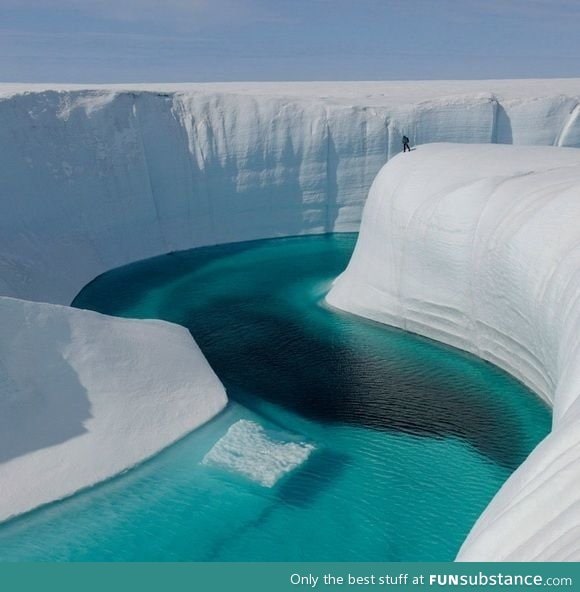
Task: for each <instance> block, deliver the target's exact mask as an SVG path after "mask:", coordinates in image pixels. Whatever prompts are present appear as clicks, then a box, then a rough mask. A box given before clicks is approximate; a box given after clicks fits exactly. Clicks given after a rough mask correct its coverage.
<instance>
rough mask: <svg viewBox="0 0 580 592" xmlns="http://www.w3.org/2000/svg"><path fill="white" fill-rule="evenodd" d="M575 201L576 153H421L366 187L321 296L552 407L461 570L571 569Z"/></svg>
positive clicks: (578, 209)
mask: <svg viewBox="0 0 580 592" xmlns="http://www.w3.org/2000/svg"><path fill="white" fill-rule="evenodd" d="M442 171H445V174H442ZM579 195H580V150H576V149H564V148H543V147H527V148H523V147H519V148H515V147H511V146H492V145H489V146H466V145H457V144H434V145H431V146H424V147H420V148H419V149H418V150H416V151H415V152H413V153H411V154H406V155H401V156H400V157H398V158H396V159H394V160H393V161H392V162H390V163H389V164H388V165H386V166H385V167H384V168H383V169H382V170H381V172H380V173H379V175H378V176H377V178H376V180H375V182H374V183H373V186H372V187H371V190H370V193H369V197H368V201H367V203H366V206H365V210H364V216H363V220H362V225H361V232H360V235H359V240H358V242H357V245H356V249H355V251H354V253H353V256H352V259H351V261H350V263H349V266H348V268H347V270H346V271H345V272H344V273H343V274H342V275H341V276H340V277H339V278H338V279H337V280H336V281H335V283H334V286H333V288H332V290H331V291H330V293H329V294H328V296H327V300H328V302H329V303H330V304H331V305H333V306H335V307H338V308H341V309H344V310H348V311H350V312H353V313H356V314H359V315H362V316H364V317H367V318H370V319H374V320H376V321H379V322H382V323H388V324H390V325H395V326H398V327H402V328H403V329H406V330H409V331H413V332H415V333H419V334H422V335H426V336H428V337H431V338H434V339H437V340H439V341H443V342H446V343H449V344H451V345H454V346H456V347H459V348H461V349H464V350H467V351H470V352H472V353H474V354H476V355H478V356H479V357H481V358H483V359H485V360H489V361H491V362H493V363H494V364H496V365H498V366H500V367H502V368H504V369H506V370H507V371H508V372H510V373H511V374H513V375H514V376H516V377H518V378H519V379H520V380H522V381H523V382H524V383H525V384H527V385H529V386H530V387H531V388H532V389H534V390H535V391H536V392H537V393H538V394H539V395H540V396H542V397H543V398H544V399H546V401H548V402H549V403H550V404H551V405H552V406H553V416H554V419H553V431H552V433H551V434H550V435H549V436H548V437H547V438H546V439H545V440H544V442H542V443H541V444H540V445H539V446H538V447H537V448H536V450H535V451H534V452H533V453H532V454H531V455H530V456H529V458H528V459H527V460H526V462H525V463H524V464H523V465H522V466H521V467H520V468H519V469H518V470H517V471H516V472H515V473H514V474H513V475H512V477H511V478H510V479H509V480H508V481H507V482H506V484H505V485H504V486H503V488H502V489H501V490H500V492H499V493H498V494H497V495H496V497H495V498H494V500H493V501H492V503H491V504H490V506H489V507H488V508H487V509H486V511H485V512H484V514H483V515H482V516H481V517H480V519H479V520H478V522H477V524H476V525H475V527H474V529H473V530H472V532H471V534H470V536H469V537H468V539H467V541H466V542H465V543H464V545H463V547H462V549H461V551H460V553H459V557H458V558H459V559H461V560H477V561H495V560H510V561H529V560H542V561H545V560H579V559H580V538H579V537H578V532H580V511H579V509H578V507H579V505H580V493H579V492H580V299H579V298H578V294H579V293H580V227H579V225H578V223H577V221H578V220H579V219H580V199H579V198H578V196H579Z"/></svg>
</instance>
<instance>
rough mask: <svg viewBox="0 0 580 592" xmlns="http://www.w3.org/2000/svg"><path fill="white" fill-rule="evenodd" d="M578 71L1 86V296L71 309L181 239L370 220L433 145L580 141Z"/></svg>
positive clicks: (204, 241) (288, 231) (243, 236)
mask: <svg viewBox="0 0 580 592" xmlns="http://www.w3.org/2000/svg"><path fill="white" fill-rule="evenodd" d="M579 98H580V80H579V79H563V80H519V81H518V80H515V81H506V80H503V81H461V82H445V81H430V82H350V83H347V82H342V83H341V82H336V83H231V84H182V85H176V84H157V85H154V84H150V85H129V86H92V87H87V86H74V85H52V86H46V85H22V84H3V85H0V171H2V173H1V174H0V294H3V295H7V296H14V297H19V298H27V299H33V300H41V301H48V302H54V303H59V304H68V303H70V301H71V300H72V298H73V297H74V296H75V294H76V293H77V292H78V290H79V289H80V288H81V287H82V286H84V285H85V284H86V283H88V282H89V281H90V280H92V279H93V278H94V277H95V276H97V275H99V274H100V273H103V272H104V271H107V270H109V269H111V268H114V267H118V266H120V265H123V264H125V263H128V262H131V261H134V260H136V259H143V258H147V257H151V256H154V255H159V254H162V253H166V252H168V251H171V250H179V249H187V248H192V247H196V246H201V245H208V244H216V243H223V242H231V241H239V240H249V239H255V238H265V237H272V236H284V235H296V234H303V233H320V232H327V231H348V230H358V227H359V224H360V215H361V211H362V207H363V204H364V201H365V198H366V195H367V193H368V189H369V187H370V185H371V182H372V180H373V179H374V177H375V175H376V174H377V172H378V171H379V169H380V168H381V166H382V165H383V164H384V162H385V161H386V160H387V159H389V158H391V157H392V156H394V155H396V154H397V153H398V152H399V151H400V149H401V137H402V135H403V133H405V134H406V135H408V136H409V137H410V138H411V141H412V144H424V143H429V142H442V141H448V142H469V143H489V142H496V143H515V144H547V145H553V144H556V145H561V146H569V145H572V146H579V145H580V119H579V118H578V113H579V112H580V111H579V107H578V105H579Z"/></svg>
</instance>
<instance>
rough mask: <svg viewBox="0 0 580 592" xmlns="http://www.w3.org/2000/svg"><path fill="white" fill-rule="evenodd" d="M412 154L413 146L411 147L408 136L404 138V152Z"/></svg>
mask: <svg viewBox="0 0 580 592" xmlns="http://www.w3.org/2000/svg"><path fill="white" fill-rule="evenodd" d="M407 150H408V151H409V152H411V146H409V138H407V136H403V152H407Z"/></svg>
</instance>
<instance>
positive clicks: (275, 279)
mask: <svg viewBox="0 0 580 592" xmlns="http://www.w3.org/2000/svg"><path fill="white" fill-rule="evenodd" d="M333 237H334V238H333ZM278 245H280V246H282V247H283V249H282V250H279V249H278ZM353 246H354V235H350V236H345V235H329V236H318V237H301V238H296V239H278V240H276V241H272V240H270V241H255V242H249V243H241V244H235V245H221V246H218V247H211V248H203V249H195V250H191V251H186V252H183V253H175V254H172V255H169V256H166V257H158V258H155V259H152V260H149V261H145V262H140V263H138V264H135V265H132V266H126V267H124V268H121V269H119V270H114V271H113V272H109V273H108V274H105V275H104V276H101V277H100V278H98V279H97V280H96V281H95V282H93V283H91V284H89V286H87V287H86V288H85V289H84V290H83V292H82V293H81V294H80V295H79V296H78V297H77V299H76V300H75V302H74V304H75V305H76V306H83V305H84V306H88V307H91V308H94V309H96V310H99V311H101V312H108V313H113V314H122V315H124V316H138V317H146V316H151V312H153V316H155V317H157V318H163V319H165V320H169V321H173V322H176V323H179V324H181V325H184V326H185V327H187V328H188V329H189V330H190V331H191V333H192V335H193V336H194V338H195V340H196V341H197V343H198V344H199V345H200V347H201V349H202V351H203V352H204V354H205V355H206V357H207V359H208V361H209V362H210V364H211V365H212V367H213V368H214V370H215V371H216V373H217V374H218V376H219V377H220V379H221V380H222V381H223V382H224V384H226V386H227V387H228V390H229V392H230V396H232V398H234V399H236V397H237V393H238V392H239V391H240V390H241V391H245V392H246V393H248V392H249V393H252V396H251V397H247V396H244V397H243V398H241V399H238V400H239V401H240V402H241V403H243V404H244V405H245V406H247V407H250V408H254V410H256V407H259V405H260V401H262V400H265V401H269V402H271V403H274V404H277V405H280V406H282V407H284V408H286V409H288V410H290V411H292V412H294V413H297V414H299V415H301V416H303V417H306V418H308V419H312V420H315V421H318V422H321V423H332V424H344V425H355V426H361V427H366V428H371V429H374V430H383V431H391V432H402V433H406V434H412V435H415V436H421V437H429V438H446V437H454V438H460V439H462V440H464V441H466V442H469V444H471V445H472V446H473V447H474V448H476V449H477V450H478V451H479V452H480V453H482V454H484V455H486V456H487V457H488V458H489V459H491V460H492V461H494V462H496V463H497V464H499V465H501V466H503V467H506V468H508V469H510V470H513V469H515V468H516V467H517V466H519V465H520V464H521V462H522V461H523V460H524V459H525V457H526V456H527V454H528V453H529V450H530V443H529V442H528V441H525V439H524V438H522V434H521V427H520V423H519V419H518V418H517V417H515V418H514V417H512V416H511V415H510V413H506V409H505V401H503V400H502V398H501V396H497V395H494V396H487V395H486V396H482V392H485V391H486V390H489V389H491V386H490V385H489V384H488V383H487V381H488V379H489V375H492V374H493V373H495V375H499V374H501V373H500V372H499V371H498V370H497V369H490V368H491V367H490V366H489V365H485V364H484V363H482V362H481V361H478V360H476V359H475V358H473V357H468V356H466V355H464V354H462V353H460V352H458V351H456V350H452V349H451V348H446V347H444V346H441V345H438V344H435V343H434V342H431V341H429V340H425V339H421V338H418V337H417V336H412V335H410V334H407V333H404V332H402V331H398V330H395V329H390V328H387V327H384V326H381V327H378V326H376V325H370V324H368V323H365V322H363V321H361V320H360V319H355V318H353V317H351V316H350V315H344V314H340V313H338V312H336V311H332V312H331V311H329V310H324V309H322V308H319V307H317V305H316V302H315V301H313V300H311V301H309V300H308V299H307V298H306V299H305V301H304V302H302V301H300V302H298V304H297V303H296V302H290V301H289V299H290V300H291V298H290V296H289V294H291V293H292V290H294V289H295V286H296V285H301V286H303V285H304V284H301V283H300V282H305V281H306V282H307V281H313V282H314V281H316V280H318V281H320V278H321V277H323V278H324V277H327V278H329V279H330V278H332V277H335V276H336V275H338V274H339V273H340V272H341V271H342V270H343V269H344V268H345V267H346V264H347V263H348V259H349V257H350V253H351V252H352V248H353ZM228 257H230V259H228ZM154 290H155V291H157V292H159V291H161V292H162V293H163V294H162V298H159V297H158V296H156V300H154V307H151V309H150V310H148V309H147V298H148V295H149V294H151V293H152V291H154ZM300 290H302V292H304V290H305V288H304V287H302V288H300ZM302 292H301V294H302ZM111 294H114V297H111ZM301 298H302V299H304V296H303V295H302V296H300V297H299V298H298V300H300V299H301ZM143 303H144V304H143ZM316 309H319V310H316ZM313 311H314V312H313ZM147 313H148V314H147ZM321 315H324V316H321ZM313 320H315V321H317V322H318V321H320V323H319V324H313ZM457 360H459V361H460V363H459V365H458V364H457V363H456V361H457ZM498 380H499V379H498ZM501 380H503V381H504V382H505V384H506V385H508V387H509V388H513V386H509V383H508V382H506V381H508V380H511V379H508V378H507V377H504V378H501ZM501 388H503V386H502V385H500V386H499V387H498V386H497V385H496V393H497V392H498V391H500V390H501Z"/></svg>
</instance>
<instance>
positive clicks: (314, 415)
mask: <svg viewBox="0 0 580 592" xmlns="http://www.w3.org/2000/svg"><path fill="white" fill-rule="evenodd" d="M355 241H356V236H355V235H348V234H342V235H325V236H311V237H298V238H285V239H274V240H264V241H256V242H249V243H240V244H234V245H222V246H217V247H208V248H202V249H194V250H191V251H186V252H180V253H172V254H169V255H165V256H162V257H157V258H154V259H150V260H147V261H142V262H138V263H135V264H132V265H129V266H126V267H123V268H119V269H116V270H113V271H111V272H108V273H106V274H104V275H103V276H101V277H99V278H97V279H96V280H95V281H93V282H92V283H91V284H89V285H88V286H86V287H85V288H84V289H83V290H82V291H81V293H80V294H79V295H78V296H77V298H76V299H75V301H74V305H75V306H77V307H81V308H88V309H93V310H98V311H100V312H104V313H107V314H112V315H118V316H126V317H137V318H159V319H165V320H168V321H172V322H175V323H179V324H181V325H184V326H186V327H188V328H189V329H190V330H191V332H192V334H193V335H194V337H195V339H196V341H197V342H198V344H199V345H200V347H201V349H202V350H203V352H204V353H205V355H206V356H207V358H208V360H209V362H210V364H211V365H212V367H213V368H214V370H215V371H216V373H217V374H218V376H219V377H220V379H221V380H222V381H223V382H224V384H225V386H226V388H227V390H228V395H229V397H230V401H231V402H230V404H229V405H228V407H227V408H226V410H225V411H224V412H223V413H222V414H221V415H220V416H218V417H217V418H216V419H214V420H213V421H211V422H210V423H209V424H207V425H206V426H204V427H202V428H201V429H199V430H197V431H196V432H194V433H192V434H191V435H189V436H188V437H186V438H185V439H183V440H182V441H180V442H178V443H177V444H176V445H174V446H172V447H170V448H169V449H167V450H165V451H163V452H162V453H160V454H159V455H157V456H156V457H155V458H153V459H151V460H150V461H148V462H146V463H144V464H142V465H141V466H139V467H137V468H135V469H133V470H131V471H129V472H127V473H125V474H124V475H121V476H119V477H117V478H115V479H112V480H110V481H108V482H106V483H103V484H101V485H99V486H96V487H94V488H91V489H90V490H87V491H84V492H81V493H79V494H77V495H75V496H73V497H71V498H69V499H67V500H64V501H62V502H58V503H55V504H51V505H50V506H47V507H44V508H41V509H39V510H37V511H35V512H32V513H30V514H28V515H25V516H23V517H20V518H18V519H15V520H12V521H10V522H8V523H6V524H4V525H2V526H0V560H48V561H53V560H57V561H65V560H67V561H213V560H218V561H219V560H222V561H262V560H264V561H294V560H308V561H342V560H349V561H357V560H358V561H416V560H422V561H439V560H441V561H445V560H452V559H453V558H454V556H455V554H456V552H457V551H458V549H459V546H460V545H461V542H462V541H463V539H464V538H465V536H466V535H467V533H468V531H469V529H470V528H471V526H472V525H473V523H474V522H475V520H476V518H477V516H478V515H479V514H480V513H481V512H482V511H483V509H484V508H485V506H486V505H487V504H488V502H489V501H490V499H491V498H492V496H493V495H494V493H495V492H496V491H497V490H498V489H499V487H500V486H501V485H502V483H503V482H504V481H505V479H506V478H507V477H508V476H509V475H510V474H511V472H513V470H514V469H515V468H516V467H518V466H519V465H520V464H521V463H522V461H523V460H524V459H525V458H526V456H527V455H528V454H529V452H530V451H531V450H532V449H533V447H534V446H535V445H536V444H537V443H538V442H539V441H540V440H541V439H542V438H543V437H544V436H545V435H546V434H547V433H548V431H549V429H550V412H549V409H548V408H547V407H546V406H545V405H544V404H543V403H542V402H541V401H540V400H539V399H538V398H537V397H536V396H535V395H534V394H532V393H531V392H530V391H528V390H527V389H526V388H525V387H523V386H522V385H521V384H520V383H519V382H517V381H516V380H514V379H513V378H511V377H510V376H508V375H507V374H505V373H504V372H502V371H500V370H498V369H497V368H495V367H494V366H492V365H490V364H487V363H484V362H482V361H480V360H478V359H477V358H475V357H473V356H470V355H467V354H464V353H462V352H459V351H457V350H454V349H452V348H449V347H446V346H443V345H440V344H437V343H434V342H432V341H429V340H427V339H423V338H420V337H417V336H415V335H411V334H408V333H405V332H403V331H399V330H395V329H391V328H389V327H385V326H379V325H377V324H374V323H370V322H367V321H364V320H362V319H359V318H356V317H353V316H350V315H347V314H344V313H341V312H338V311H335V310H330V309H328V308H327V307H325V306H324V303H323V300H324V295H325V293H326V292H327V291H328V288H329V285H330V282H331V281H332V279H333V278H335V277H336V276H337V275H338V274H339V273H340V272H341V271H342V270H343V269H344V268H345V267H346V264H347V263H348V259H349V257H350V254H351V252H352V249H353V247H354V243H355ZM119 396H122V393H120V394H119ZM241 420H246V421H241ZM234 425H235V426H237V428H236V430H234V432H233V435H232V433H230V439H229V441H228V444H229V445H230V447H231V446H232V445H233V446H234V448H235V446H236V445H238V443H239V446H240V449H241V448H242V447H244V446H248V442H250V445H255V442H254V441H253V440H252V433H246V432H248V429H249V428H252V429H253V430H254V431H255V430H256V429H258V430H261V429H262V428H263V429H264V430H266V433H267V434H268V438H272V439H273V440H274V441H277V442H279V443H280V442H282V443H283V442H295V443H300V444H301V445H304V446H308V447H311V448H312V450H313V451H312V452H311V454H310V456H309V457H308V458H307V459H306V460H305V461H304V462H302V464H299V463H296V466H295V468H294V469H293V470H291V471H289V472H288V473H287V474H285V475H283V476H282V477H281V478H279V479H278V480H277V481H276V479H274V478H273V476H272V475H268V471H270V470H271V468H270V467H269V464H268V462H264V463H263V466H261V465H260V462H261V461H260V456H259V455H258V457H257V460H256V461H255V465H256V466H253V469H252V470H253V473H252V474H254V476H255V475H258V476H259V477H260V478H257V479H256V478H252V474H250V475H249V476H248V474H243V471H242V472H240V471H239V470H238V469H237V468H236V466H235V463H234V464H232V466H231V467H228V464H227V459H226V461H225V462H224V463H222V464H218V465H215V464H214V465H212V464H209V465H208V464H204V463H202V460H203V458H204V457H205V455H206V454H207V453H208V451H210V450H211V449H212V448H213V447H214V445H215V444H216V442H218V441H219V440H220V439H221V438H222V437H224V435H225V434H226V432H227V431H228V429H229V428H230V427H231V426H234ZM251 431H252V430H250V432H251ZM236 438H237V439H238V440H236ZM268 441H270V440H268ZM252 442H254V444H251V443H252ZM246 452H247V451H246ZM251 452H252V451H250V457H251ZM258 452H259V451H258ZM263 452H264V451H262V453H263ZM263 458H265V457H263ZM270 477H272V479H270ZM260 479H261V480H262V482H260ZM269 479H270V484H272V483H273V482H274V481H275V483H274V484H273V485H272V486H271V487H265V486H264V485H263V483H264V482H268V480H269Z"/></svg>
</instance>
